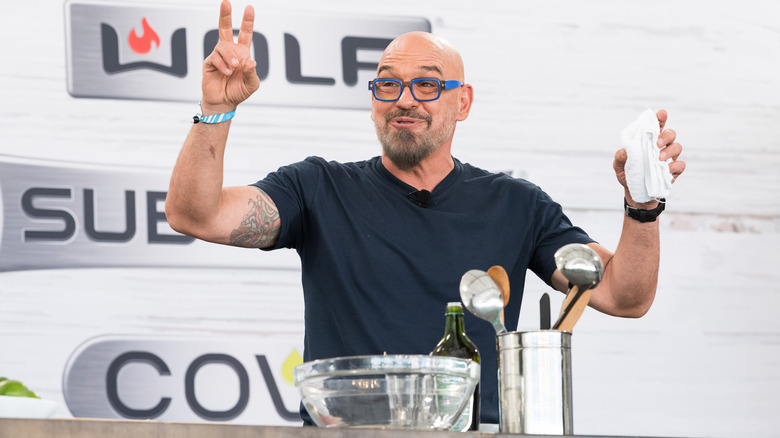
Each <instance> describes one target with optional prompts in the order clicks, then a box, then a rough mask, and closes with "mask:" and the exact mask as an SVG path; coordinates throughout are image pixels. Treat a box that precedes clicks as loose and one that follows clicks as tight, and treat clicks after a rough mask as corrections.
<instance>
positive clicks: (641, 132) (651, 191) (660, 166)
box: [621, 109, 672, 203]
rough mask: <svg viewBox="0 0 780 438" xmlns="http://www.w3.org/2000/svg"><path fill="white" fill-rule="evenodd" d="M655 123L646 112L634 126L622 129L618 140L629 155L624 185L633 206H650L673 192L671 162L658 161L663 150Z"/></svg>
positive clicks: (646, 111) (654, 118) (651, 116)
mask: <svg viewBox="0 0 780 438" xmlns="http://www.w3.org/2000/svg"><path fill="white" fill-rule="evenodd" d="M659 133H660V129H659V127H658V119H657V118H656V116H655V112H654V111H653V110H651V109H648V110H645V111H644V112H643V113H642V114H640V115H639V117H638V118H637V119H636V120H634V122H633V123H631V124H630V125H628V126H627V127H626V128H625V129H623V134H622V136H621V140H622V143H623V147H624V148H625V149H626V153H627V154H628V161H627V162H626V169H625V171H626V183H627V184H628V191H629V193H631V198H632V199H633V200H634V201H636V202H640V203H641V202H650V201H652V200H654V199H661V198H666V197H667V196H668V195H669V192H670V191H671V190H672V173H671V171H670V170H669V163H670V162H671V161H672V159H671V158H669V159H667V160H666V161H661V160H659V159H658V158H659V155H660V153H661V150H663V148H659V147H658V146H657V145H656V142H657V141H658V134H659Z"/></svg>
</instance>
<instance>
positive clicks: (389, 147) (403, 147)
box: [376, 111, 438, 170]
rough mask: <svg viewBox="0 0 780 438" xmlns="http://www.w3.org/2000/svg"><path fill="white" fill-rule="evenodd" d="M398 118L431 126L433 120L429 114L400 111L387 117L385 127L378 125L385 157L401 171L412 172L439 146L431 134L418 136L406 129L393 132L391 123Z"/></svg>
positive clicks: (378, 135) (378, 134)
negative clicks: (422, 122)
mask: <svg viewBox="0 0 780 438" xmlns="http://www.w3.org/2000/svg"><path fill="white" fill-rule="evenodd" d="M396 117H409V118H414V119H420V120H424V121H426V122H427V124H428V127H430V126H431V121H432V118H431V116H430V115H428V114H422V113H418V112H416V111H398V112H394V113H391V114H388V115H387V116H385V124H384V126H383V127H379V126H378V125H377V127H376V128H377V137H378V138H379V142H380V143H381V144H382V151H383V152H384V154H385V156H387V158H388V159H389V160H390V161H391V162H392V163H393V164H395V166H396V167H398V168H399V169H401V170H410V169H412V168H414V167H415V166H417V165H419V164H420V163H421V162H422V161H423V160H424V159H426V158H428V156H430V155H431V154H432V153H433V151H435V150H436V147H437V146H438V144H437V143H436V142H435V141H433V138H431V135H430V133H428V132H426V133H424V134H419V135H418V134H416V133H414V132H412V131H408V130H405V129H401V130H397V131H391V129H390V126H391V125H390V121H391V120H392V119H394V118H396Z"/></svg>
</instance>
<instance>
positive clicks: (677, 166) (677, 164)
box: [669, 161, 685, 182]
mask: <svg viewBox="0 0 780 438" xmlns="http://www.w3.org/2000/svg"><path fill="white" fill-rule="evenodd" d="M684 171H685V161H672V162H671V163H669V172H671V174H672V182H674V181H675V180H676V179H677V177H678V176H680V175H681V174H682V173H683V172H684Z"/></svg>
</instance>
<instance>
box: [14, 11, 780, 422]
mask: <svg viewBox="0 0 780 438" xmlns="http://www.w3.org/2000/svg"><path fill="white" fill-rule="evenodd" d="M131 3H132V2H131ZM168 3H170V4H173V5H177V6H179V7H182V6H185V5H193V4H195V5H198V6H204V5H206V6H210V7H213V8H214V16H215V20H216V16H217V11H218V2H217V1H216V0H214V1H206V0H194V1H193V0H188V1H186V2H185V1H183V0H170V1H169V2H168ZM253 4H254V6H255V9H256V10H257V13H258V14H263V11H264V10H266V11H282V12H291V11H296V10H300V9H303V10H314V11H327V12H331V13H343V14H352V13H355V12H356V11H360V12H361V13H375V14H382V13H386V12H387V11H388V10H392V12H393V15H411V16H422V17H425V18H427V19H428V20H429V21H430V22H431V24H432V26H433V31H434V32H435V33H438V34H439V35H441V36H443V37H445V38H447V39H449V40H450V41H451V42H452V43H453V44H454V45H455V46H456V47H458V48H459V49H460V51H461V53H462V55H463V58H464V61H465V63H466V79H467V81H468V82H470V83H472V84H473V85H474V87H475V94H476V100H475V103H474V106H473V109H472V114H471V116H470V117H469V119H468V120H467V121H465V122H464V123H461V124H460V125H459V127H458V133H457V134H456V139H455V144H454V149H453V150H454V154H455V155H456V156H457V157H458V158H460V159H461V160H462V161H468V162H471V163H473V164H476V165H479V166H481V167H484V168H488V169H492V170H513V171H516V172H518V174H520V175H523V176H525V177H526V178H528V179H529V180H531V181H533V182H535V183H537V184H539V185H541V186H542V187H543V188H544V189H545V190H546V191H547V192H548V193H550V194H551V195H552V196H553V198H555V199H557V200H558V201H559V202H561V203H562V204H563V206H564V208H565V209H566V211H567V213H568V214H569V215H570V216H571V218H572V219H573V220H574V221H575V223H577V224H579V225H581V226H582V227H583V228H585V229H586V230H588V232H589V233H590V234H591V235H592V236H594V237H595V238H596V239H598V240H600V241H601V242H602V243H604V244H605V245H607V246H609V247H614V245H615V243H616V242H617V239H618V237H619V232H620V221H621V207H622V199H621V189H620V187H619V186H618V184H617V183H616V182H615V179H614V174H613V171H612V169H611V161H612V155H613V154H614V151H615V149H616V148H617V146H618V141H619V136H620V131H621V129H622V128H623V127H624V126H625V125H627V124H628V123H629V122H631V121H632V120H633V119H634V118H635V117H636V116H637V115H638V114H639V113H640V112H641V111H642V110H643V109H645V108H648V107H650V108H656V109H657V108H666V109H667V110H668V111H669V114H670V117H669V124H668V125H669V127H671V128H673V129H675V130H676V131H677V132H678V139H679V141H680V142H681V143H682V144H683V146H684V148H685V151H684V157H683V158H684V159H685V161H686V162H687V163H688V169H687V171H686V174H685V175H683V177H682V178H680V180H679V181H678V182H677V183H676V184H675V187H674V192H673V194H672V196H671V197H670V199H669V204H668V208H667V211H666V212H665V213H664V215H663V216H662V218H661V220H662V222H661V233H662V261H661V278H660V284H659V290H658V296H657V299H656V302H655V304H654V307H653V308H652V309H651V311H650V312H649V314H648V315H646V316H645V317H644V318H642V319H639V320H622V319H616V318H611V317H606V316H604V315H600V314H598V313H597V312H595V311H593V310H590V311H587V312H586V313H585V314H584V316H583V317H582V319H581V320H580V322H579V324H578V325H577V329H576V331H575V336H574V338H573V343H574V352H573V368H574V399H575V406H574V409H575V411H574V412H575V414H574V415H575V431H576V433H578V434H604V435H645V436H650V435H655V436H708V437H709V436H718V437H741V436H767V437H768V436H773V434H776V422H775V421H774V415H775V414H776V411H777V408H778V407H780V405H778V403H777V400H776V394H777V393H778V392H780V377H778V374H777V369H778V366H780V320H778V319H777V318H776V310H775V309H777V308H778V306H780V286H778V284H780V271H779V270H778V269H777V266H778V263H780V251H778V249H777V248H778V247H779V246H780V237H779V236H778V233H779V232H780V176H778V175H780V173H778V172H777V168H778V167H780V140H779V139H778V138H780V137H778V135H777V127H778V125H780V26H779V25H778V23H777V20H778V19H779V18H780V4H777V3H774V2H766V1H765V0H744V1H740V2H729V1H724V0H717V1H708V2H705V1H703V0H699V1H694V0H677V1H672V0H663V1H658V2H654V3H648V2H636V1H619V0H601V1H590V2H577V1H573V0H566V1H536V0H534V1H525V2H510V1H500V2H499V1H496V2H490V1H489V2H481V3H478V4H477V3H474V2H469V1H462V0H449V1H430V2H419V1H409V0H399V1H396V2H391V3H389V4H388V3H387V2H379V1H374V0H371V1H357V0H355V1H348V0H334V1H328V2H323V1H314V0H306V1H303V0H296V1H288V2H285V3H284V4H281V3H278V2H270V1H258V2H254V3H253ZM234 9H236V10H241V9H243V3H236V4H234ZM63 10H64V3H63V2H62V1H61V0H42V1H39V2H32V3H31V2H11V3H6V4H4V5H3V17H4V20H3V26H2V27H0V37H1V39H2V41H4V44H3V48H2V49H0V50H2V52H1V53H2V57H0V59H2V61H1V62H0V96H2V109H0V132H1V133H2V136H1V137H0V154H2V155H9V156H19V157H27V158H33V159H46V160H55V161H75V162H78V163H93V164H99V165H122V166H125V165H134V166H143V167H149V168H157V169H159V170H160V171H163V172H169V171H170V168H171V167H172V165H173V163H174V161H175V159H176V155H177V154H178V151H179V148H180V146H181V143H182V140H183V139H184V137H185V135H186V133H187V130H188V129H189V125H190V123H191V116H192V113H193V111H194V105H195V102H197V100H198V98H199V96H198V94H197V91H198V90H193V96H192V102H191V103H190V102H188V103H181V102H160V101H144V100H137V101H133V100H109V99H78V98H74V97H71V96H70V95H69V94H68V92H67V88H66V68H65V48H64V42H63V41H64V32H65V30H64V17H63ZM259 92H260V93H262V92H263V90H262V86H261V90H260V91H259ZM366 98H367V99H368V98H369V96H368V95H367V96H366ZM378 153H379V147H378V145H377V142H376V139H375V135H374V132H373V126H372V123H371V121H370V118H369V113H368V110H338V109H319V108H303V109H302V108H290V107H280V106H273V107H270V106H258V105H254V106H243V107H241V108H240V109H239V111H238V116H237V118H236V119H235V121H234V122H233V128H232V132H231V139H230V143H229V148H228V152H227V154H226V173H227V176H226V181H225V182H226V184H245V183H248V182H252V181H254V180H256V179H259V178H260V177H262V176H264V175H265V174H266V173H267V172H268V171H271V170H274V169H276V168H277V167H278V166H280V165H282V164H286V163H289V162H292V161H297V160H300V159H302V158H304V157H306V156H308V155H321V156H324V157H326V158H328V159H334V160H342V161H349V160H357V159H363V158H367V157H370V156H373V155H377V154H378ZM163 189H164V187H163ZM216 251H217V250H216V249H215V254H217V252H216ZM233 251H244V250H240V249H235V250H233ZM242 255H243V256H244V257H246V258H248V259H249V260H251V259H252V258H254V259H256V260H257V264H258V266H259V267H263V269H257V270H254V269H245V268H241V269H238V268H237V269H226V268H223V269H210V270H209V269H207V270H203V269H200V270H192V269H183V268H182V269H178V268H169V269H155V268H133V269H55V270H46V271H20V272H3V273H0V375H5V376H7V377H13V378H19V379H21V380H23V381H24V382H25V383H27V384H28V385H29V386H30V387H32V388H33V389H35V390H37V391H38V392H39V393H40V395H41V396H42V397H45V398H48V399H52V400H57V401H60V402H62V408H61V409H60V410H59V411H58V413H57V414H58V416H70V415H71V414H70V413H69V412H68V411H67V409H66V408H65V405H64V401H63V395H62V375H63V369H64V367H65V365H66V363H67V361H68V358H69V356H70V354H71V353H72V352H73V351H74V350H76V349H77V347H78V346H79V345H81V344H82V343H83V342H85V341H86V340H87V339H90V338H92V337H94V336H99V335H104V334H130V335H137V336H144V335H165V336H169V335H187V336H192V335H195V336H203V337H204V338H214V337H215V338H227V337H230V338H238V339H244V338H248V339H250V340H252V339H262V338H263V337H267V336H269V335H270V336H279V337H284V338H285V339H287V338H291V339H296V338H299V337H300V336H301V335H302V332H303V327H302V324H303V323H302V300H301V297H300V292H299V290H300V286H299V284H298V273H297V271H296V270H297V261H296V258H295V256H294V254H290V253H286V254H284V253H279V252H277V253H272V254H262V253H260V251H249V250H246V251H244V254H242ZM269 267H273V269H269ZM526 287H527V292H526V297H525V301H524V306H525V307H524V311H523V313H522V314H521V318H520V328H521V329H523V328H527V329H533V328H535V327H537V324H538V311H537V309H538V307H537V305H536V303H537V302H538V299H539V296H540V295H541V293H542V292H544V291H545V289H544V286H543V285H542V284H541V282H539V281H538V280H536V279H535V278H534V279H529V282H528V284H527V285H526ZM560 302H561V297H560V296H554V297H553V308H556V306H558V305H560ZM288 407H289V408H291V409H292V408H293V407H294V406H292V404H291V405H290V406H288Z"/></svg>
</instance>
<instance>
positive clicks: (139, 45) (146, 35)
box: [127, 17, 160, 55]
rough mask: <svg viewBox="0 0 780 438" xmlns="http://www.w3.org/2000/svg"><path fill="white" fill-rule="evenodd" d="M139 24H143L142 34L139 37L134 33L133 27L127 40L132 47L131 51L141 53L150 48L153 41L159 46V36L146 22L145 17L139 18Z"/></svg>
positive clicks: (147, 51) (146, 51)
mask: <svg viewBox="0 0 780 438" xmlns="http://www.w3.org/2000/svg"><path fill="white" fill-rule="evenodd" d="M141 26H143V32H142V35H143V36H142V37H139V36H138V35H137V34H136V33H135V29H133V30H132V31H130V36H129V37H128V38H127V42H128V44H130V48H131V49H133V52H135V53H138V54H140V55H143V54H146V53H149V51H150V50H152V43H154V44H155V46H157V47H160V37H159V36H157V33H156V32H155V31H154V29H152V27H151V26H149V23H147V22H146V17H144V18H143V20H141Z"/></svg>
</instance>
